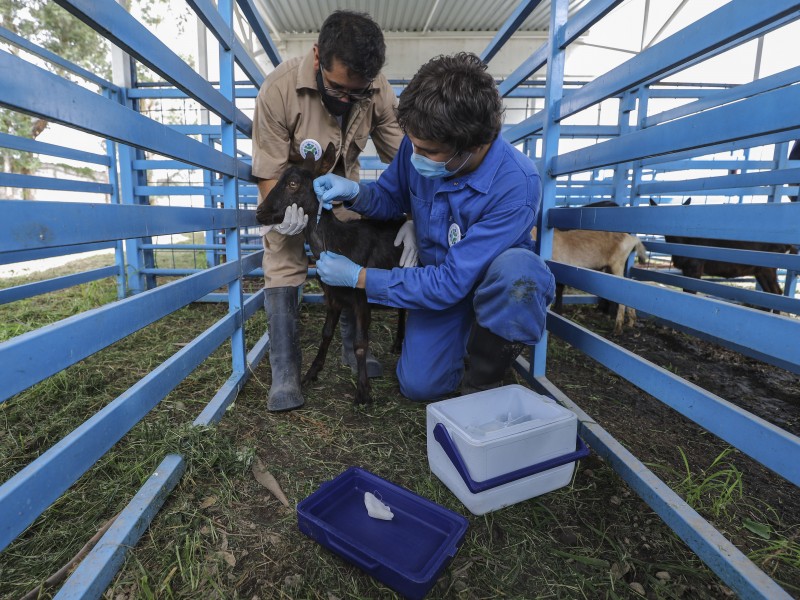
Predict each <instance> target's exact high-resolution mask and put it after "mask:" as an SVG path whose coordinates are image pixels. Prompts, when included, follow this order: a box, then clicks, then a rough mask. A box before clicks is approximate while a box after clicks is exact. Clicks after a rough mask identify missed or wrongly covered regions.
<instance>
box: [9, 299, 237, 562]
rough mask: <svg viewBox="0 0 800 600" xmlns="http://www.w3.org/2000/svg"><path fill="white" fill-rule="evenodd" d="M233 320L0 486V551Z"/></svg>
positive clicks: (208, 350)
mask: <svg viewBox="0 0 800 600" xmlns="http://www.w3.org/2000/svg"><path fill="white" fill-rule="evenodd" d="M238 320H239V315H237V314H235V313H232V314H228V315H226V316H224V317H222V318H221V319H220V320H219V321H217V322H216V323H215V324H214V325H212V326H211V327H209V328H208V329H206V330H205V331H204V332H203V333H202V334H200V335H199V336H198V337H196V338H195V339H194V340H192V342H190V343H189V344H187V345H186V346H184V347H183V348H181V349H180V350H179V351H178V352H176V353H175V354H173V355H172V356H171V357H170V358H169V359H167V360H166V361H164V362H163V363H161V364H160V365H159V366H158V367H156V368H155V369H153V370H152V371H151V372H150V373H148V374H147V375H146V376H145V377H144V378H142V379H140V380H139V381H138V382H137V383H136V384H135V385H133V386H132V387H130V388H129V389H128V390H127V391H126V392H124V393H123V394H122V395H120V396H119V397H117V398H116V399H115V400H113V401H112V402H111V403H110V404H108V405H106V406H105V407H103V408H102V409H100V410H99V411H98V412H96V413H95V414H94V415H92V416H91V417H90V418H89V419H88V420H86V421H84V423H83V424H81V425H80V426H78V427H77V428H76V429H74V430H73V431H72V432H71V433H69V434H68V435H67V436H66V437H65V438H63V439H62V440H61V441H59V442H58V443H56V444H55V445H54V446H53V447H52V448H50V449H49V450H47V451H46V452H45V453H44V454H42V455H41V456H39V458H37V459H36V460H34V461H33V462H31V463H30V464H29V465H28V466H26V467H25V468H24V469H22V470H21V471H20V472H19V473H17V474H16V475H14V476H13V477H12V478H11V479H9V480H8V481H7V482H5V483H4V484H3V485H2V486H0V515H2V516H3V518H2V519H0V550H3V549H4V548H5V547H6V546H8V544H10V543H11V542H12V541H13V540H14V539H15V538H16V537H17V536H18V535H19V534H20V533H22V532H23V531H24V530H25V529H26V528H27V527H28V525H30V524H31V523H33V521H34V520H35V519H36V518H37V517H38V516H39V515H40V514H41V513H42V512H43V511H44V510H45V509H46V508H47V507H48V506H50V505H51V504H52V503H53V502H55V501H56V500H57V499H58V497H59V496H61V494H63V493H64V492H65V491H66V490H67V489H68V488H69V487H70V486H71V485H72V484H73V483H75V481H77V480H78V478H79V477H80V476H81V475H83V474H84V473H85V472H86V471H87V470H88V469H89V468H91V466H92V465H93V464H94V463H95V462H97V461H98V460H99V459H100V457H102V456H103V455H104V454H105V453H106V452H107V451H108V450H109V449H110V448H111V447H112V446H113V445H114V444H116V443H117V442H118V441H119V440H120V439H122V437H123V436H124V435H125V434H126V433H128V431H130V430H131V428H132V427H133V426H134V425H136V424H137V423H138V422H139V421H140V420H141V419H142V418H143V417H144V416H145V415H146V414H147V413H148V412H150V410H152V409H153V407H154V406H156V405H157V404H158V403H159V402H160V401H161V400H163V399H164V397H166V395H167V394H169V393H170V392H171V391H172V390H173V389H174V388H175V387H176V386H177V385H178V384H180V383H181V381H183V379H185V378H186V376H187V375H188V374H189V373H191V372H192V371H193V370H194V369H195V368H197V366H198V365H200V364H201V363H202V362H203V361H204V360H205V359H206V358H208V356H210V355H211V354H212V353H213V352H214V351H215V350H216V349H217V348H218V347H219V346H220V345H221V344H222V343H223V342H224V341H225V340H226V339H228V338H229V337H230V336H231V334H232V333H233V331H234V329H235V328H236V327H237V326H238V325H239V323H238ZM98 331H102V330H95V331H94V333H95V334H96V333H97V332H98ZM34 333H35V332H34ZM38 359H39V360H41V357H38ZM12 515H13V518H12V517H11V516H12Z"/></svg>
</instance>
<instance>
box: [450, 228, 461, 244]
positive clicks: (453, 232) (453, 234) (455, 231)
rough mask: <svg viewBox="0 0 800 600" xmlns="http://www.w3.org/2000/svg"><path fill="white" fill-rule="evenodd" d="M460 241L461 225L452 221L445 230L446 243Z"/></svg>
mask: <svg viewBox="0 0 800 600" xmlns="http://www.w3.org/2000/svg"><path fill="white" fill-rule="evenodd" d="M460 241H461V227H459V226H458V223H452V224H451V225H450V229H448V230H447V243H448V245H450V246H453V245H455V244H457V243H458V242H460Z"/></svg>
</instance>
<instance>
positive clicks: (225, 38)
mask: <svg viewBox="0 0 800 600" xmlns="http://www.w3.org/2000/svg"><path fill="white" fill-rule="evenodd" d="M186 4H188V5H189V8H191V9H192V10H193V11H194V12H195V14H196V15H197V18H198V19H200V21H202V22H203V25H205V26H206V27H207V28H208V30H209V31H210V32H211V35H213V36H214V37H215V38H216V39H217V41H218V42H219V44H220V46H222V49H223V50H226V51H229V50H231V49H232V48H233V39H234V37H235V34H234V33H233V30H231V28H230V27H228V24H227V23H225V21H224V20H223V19H222V15H221V14H220V13H219V11H218V10H217V7H216V6H214V5H213V4H211V2H209V0H186Z"/></svg>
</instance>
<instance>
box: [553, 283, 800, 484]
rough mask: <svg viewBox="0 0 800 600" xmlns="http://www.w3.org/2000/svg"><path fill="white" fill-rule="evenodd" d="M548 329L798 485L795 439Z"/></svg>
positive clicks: (559, 326) (658, 371)
mask: <svg viewBox="0 0 800 600" xmlns="http://www.w3.org/2000/svg"><path fill="white" fill-rule="evenodd" d="M685 295H688V294H685ZM547 328H548V330H549V331H551V332H552V333H553V334H555V335H557V336H558V337H560V338H562V339H563V340H565V341H566V342H568V343H569V344H571V345H572V346H574V347H575V348H576V349H578V350H580V351H581V352H583V353H584V354H586V355H587V356H590V357H591V358H593V359H594V360H596V361H598V362H599V363H600V364H602V365H604V366H606V367H608V368H609V369H611V370H612V371H614V372H615V373H617V374H618V375H620V376H622V377H624V378H625V379H627V380H628V381H629V382H631V383H632V384H633V385H635V386H637V387H638V388H640V389H642V390H643V391H645V392H647V393H648V394H650V395H652V396H654V397H656V398H658V399H659V400H661V401H662V402H664V403H665V404H666V405H667V406H670V407H671V408H673V409H675V410H676V411H678V412H679V413H680V414H682V415H683V416H685V417H686V418H688V419H691V420H692V421H694V422H695V423H697V424H698V425H700V426H701V427H703V428H704V429H705V430H707V431H709V432H711V433H713V434H714V435H716V436H717V437H719V438H721V439H723V440H725V441H726V442H728V443H729V444H731V445H733V446H735V447H736V448H739V449H740V450H741V451H742V452H744V453H745V454H747V455H748V456H750V457H751V458H753V459H755V460H757V461H758V462H760V463H761V464H763V465H764V466H766V467H768V468H769V469H772V470H773V471H775V472H776V473H777V474H779V475H781V476H782V477H784V478H786V479H787V480H788V481H790V482H792V483H794V484H795V485H800V462H798V461H797V456H800V438H798V437H797V436H795V435H792V434H791V433H789V432H787V431H784V430H783V429H781V428H780V427H776V426H775V425H773V424H771V423H768V422H767V421H765V420H763V419H761V418H759V417H757V416H755V415H753V414H751V413H749V412H747V411H746V410H744V409H742V408H739V407H738V406H736V405H734V404H732V403H730V402H728V401H727V400H725V399H723V398H720V397H719V396H717V395H715V394H712V393H711V392H709V391H707V390H704V389H702V388H701V387H699V386H697V385H695V384H693V383H691V382H689V381H686V380H685V379H682V378H680V377H678V376H677V375H675V374H673V373H670V372H669V371H667V370H666V369H664V368H662V367H659V366H658V365H655V364H653V363H651V362H650V361H648V360H646V359H644V358H642V357H640V356H638V355H636V354H634V353H632V352H629V351H628V350H625V349H624V348H622V347H620V346H617V345H616V344H614V343H612V342H610V341H608V340H606V339H604V338H602V337H601V336H599V335H597V334H594V333H592V332H591V331H588V330H587V329H584V328H582V327H580V326H579V325H577V324H575V323H572V322H570V321H568V320H567V319H565V318H563V317H560V316H558V315H556V314H554V313H552V312H551V313H548V316H547Z"/></svg>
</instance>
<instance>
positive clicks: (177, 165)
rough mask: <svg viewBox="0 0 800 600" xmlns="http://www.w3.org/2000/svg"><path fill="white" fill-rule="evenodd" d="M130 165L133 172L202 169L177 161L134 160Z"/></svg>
mask: <svg viewBox="0 0 800 600" xmlns="http://www.w3.org/2000/svg"><path fill="white" fill-rule="evenodd" d="M132 165H133V169H134V170H135V171H146V170H149V169H152V170H158V169H164V170H170V171H178V170H182V169H189V170H191V171H195V170H197V169H200V168H202V167H197V166H195V165H189V164H187V163H185V162H181V161H179V160H153V159H148V160H134V161H133V163H132Z"/></svg>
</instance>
